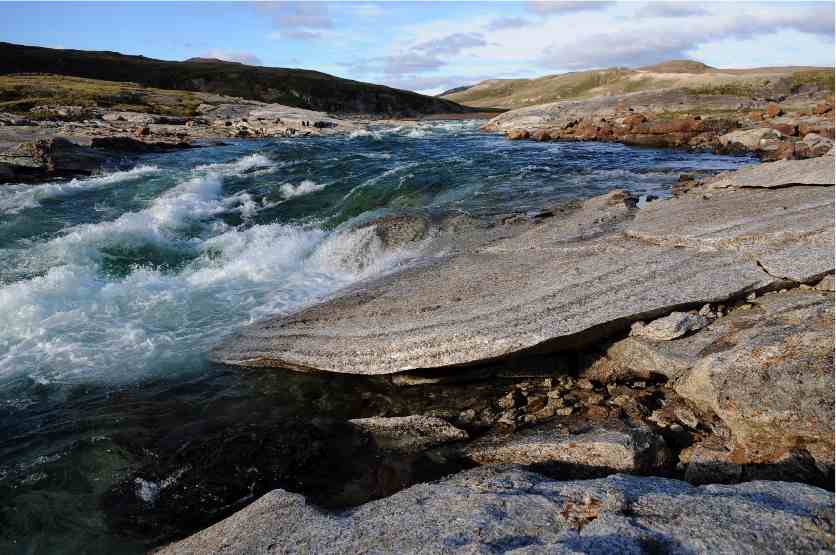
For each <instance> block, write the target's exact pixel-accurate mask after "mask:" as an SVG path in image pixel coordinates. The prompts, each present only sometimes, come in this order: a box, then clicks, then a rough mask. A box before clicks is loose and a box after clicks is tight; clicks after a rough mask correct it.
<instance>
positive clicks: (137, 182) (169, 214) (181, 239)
mask: <svg viewBox="0 0 836 555" xmlns="http://www.w3.org/2000/svg"><path fill="white" fill-rule="evenodd" d="M752 162H753V160H752V159H751V158H746V157H729V156H717V155H712V154H708V153H694V152H687V151H671V150H667V151H666V150H657V149H639V148H631V147H625V146H623V145H616V144H604V143H536V142H521V141H513V142H512V141H506V140H505V139H503V138H502V137H499V136H495V135H486V134H481V133H479V132H478V123H477V122H434V123H431V124H420V125H417V126H403V127H394V126H378V127H375V128H372V129H371V130H370V131H364V132H357V133H354V134H353V135H352V136H349V137H332V138H321V139H279V140H263V141H245V142H244V141H242V142H233V143H230V144H227V145H226V146H213V147H207V148H201V149H194V150H188V151H182V152H177V153H169V154H164V155H150V156H144V157H142V158H141V159H138V160H132V161H130V163H129V164H127V167H126V168H125V170H124V171H120V172H116V173H111V174H108V175H103V176H99V177H93V178H88V179H77V180H72V181H63V182H55V183H46V184H41V185H14V184H11V185H0V551H2V552H6V551H11V552H19V553H42V552H95V553H99V552H102V553H103V552H110V553H112V552H141V551H142V547H143V545H145V542H146V541H148V537H150V535H152V534H151V533H149V536H148V537H143V536H142V534H138V535H134V536H133V537H126V536H125V535H124V534H122V533H117V532H116V531H114V530H113V529H112V526H111V525H110V523H109V522H108V521H107V520H106V519H105V517H104V514H103V511H102V510H100V509H99V507H98V504H99V503H100V500H101V498H102V495H103V494H104V493H105V492H106V491H107V490H108V488H110V487H111V486H112V484H114V483H116V482H117V481H118V480H120V479H123V478H124V477H125V476H127V475H129V474H130V472H131V471H132V470H134V469H135V468H136V467H137V465H138V464H139V459H141V458H142V457H143V456H145V455H144V454H143V453H137V450H136V449H133V450H132V449H131V448H130V447H126V445H134V443H135V444H137V445H138V444H141V443H142V442H141V441H139V442H134V443H131V442H130V441H128V442H126V441H124V438H125V437H126V436H130V435H133V436H135V437H144V436H143V434H145V435H147V436H148V437H154V438H159V437H160V435H161V433H162V431H165V430H166V429H169V428H171V427H172V426H177V425H182V424H183V423H184V422H186V423H192V422H200V421H208V420H212V419H215V420H218V421H224V422H227V421H229V419H234V421H236V422H246V421H247V420H248V419H253V421H256V420H257V419H263V418H264V415H265V414H269V415H271V416H270V418H279V419H281V418H285V417H290V416H292V415H308V416H310V415H312V414H327V415H328V416H332V417H334V418H338V419H339V418H348V417H351V416H356V415H358V414H360V413H364V414H371V413H374V412H375V410H372V408H370V406H372V405H369V404H366V405H363V403H360V402H359V401H358V400H359V399H361V397H362V395H361V393H362V394H369V391H372V390H374V387H375V386H373V385H369V383H368V382H362V381H351V380H348V381H346V380H342V379H341V380H336V379H331V380H329V379H322V378H313V377H310V378H293V377H285V378H283V377H282V376H283V375H282V374H277V375H276V376H273V377H271V378H270V379H271V380H272V381H271V384H273V385H271V386H270V387H267V386H265V385H264V383H263V382H261V381H259V380H260V379H261V378H259V376H261V375H262V374H259V373H251V372H247V373H244V374H241V373H240V372H237V371H234V370H230V369H225V368H220V367H217V366H213V365H210V364H209V363H207V361H206V359H205V353H206V351H207V349H208V348H209V346H211V345H213V344H214V343H216V342H217V341H218V340H219V339H220V338H221V337H223V336H224V335H225V334H227V333H230V332H232V331H234V330H235V329H236V328H237V327H238V326H240V325H241V324H245V323H248V322H252V321H254V320H256V319H259V318H262V317H264V316H266V315H269V314H276V313H281V312H286V311H291V310H293V309H295V308H298V307H300V306H303V305H305V304H308V303H311V302H315V301H316V300H318V299H321V298H323V297H324V296H326V295H329V294H331V293H333V292H335V291H337V290H338V289H340V288H341V287H344V286H346V285H349V284H351V283H353V282H356V281H357V280H360V279H363V278H366V277H369V276H372V275H378V274H380V273H383V272H387V271H391V270H392V269H394V268H397V267H398V266H399V265H402V264H408V263H409V262H410V260H411V259H412V258H413V257H414V256H417V255H419V253H416V252H408V251H396V252H388V251H384V250H383V248H382V246H380V245H378V244H375V243H373V242H372V243H369V242H368V240H367V238H366V237H364V236H363V235H362V233H359V232H349V231H347V230H346V229H347V227H348V226H349V225H350V224H351V223H352V222H353V221H356V220H357V219H361V218H365V217H369V216H370V215H377V214H381V213H387V212H398V211H424V212H430V213H433V212H434V213H443V212H449V211H460V212H464V213H468V214H471V215H474V216H479V217H491V216H493V215H496V214H501V213H507V212H518V211H533V210H537V209H539V208H541V207H543V206H544V205H548V204H552V203H555V202H557V201H563V200H569V199H573V198H583V197H589V196H593V195H596V194H601V193H603V192H606V191H607V190H609V189H611V188H615V187H619V188H624V189H628V190H631V191H634V192H636V193H638V194H641V195H657V196H666V195H667V194H669V191H670V186H671V185H672V183H673V182H675V181H676V179H677V178H678V176H679V175H680V174H681V173H694V172H715V171H722V170H728V169H734V168H736V167H739V166H740V165H743V164H748V163H752ZM276 380H278V383H277V382H276ZM294 380H296V381H294ZM300 380H301V381H300ZM291 382H292V383H291ZM302 382H304V386H302V385H300V384H301V383H302ZM361 382H362V384H361ZM282 384H284V385H282ZM370 388H371V389H370ZM323 389H328V390H329V391H328V392H327V394H326V393H323ZM369 395H371V394H369ZM373 396H374V395H372V397H373ZM387 396H389V397H391V395H389V394H387ZM389 397H387V398H389ZM323 399H326V400H327V402H326V401H325V400H323ZM335 399H336V400H335ZM317 400H319V401H317ZM375 406H376V405H375ZM378 408H379V407H378ZM377 412H380V411H379V410H378V411H377ZM120 436H121V437H122V438H123V440H122V441H119V437H120ZM149 441H150V440H149ZM149 444H150V443H149ZM154 445H156V446H157V447H156V448H158V445H159V444H156V443H155V444H154ZM134 446H135V445H134ZM140 490H141V488H140ZM138 491H139V490H138Z"/></svg>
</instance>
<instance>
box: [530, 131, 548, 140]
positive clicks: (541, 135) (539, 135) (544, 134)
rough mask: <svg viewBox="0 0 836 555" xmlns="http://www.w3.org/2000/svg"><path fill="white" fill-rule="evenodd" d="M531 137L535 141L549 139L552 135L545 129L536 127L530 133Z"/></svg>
mask: <svg viewBox="0 0 836 555" xmlns="http://www.w3.org/2000/svg"><path fill="white" fill-rule="evenodd" d="M531 138H532V139H534V140H535V141H540V142H543V141H550V140H551V138H552V136H551V134H550V133H549V132H548V131H547V130H545V129H538V130H536V131H534V132H532V133H531Z"/></svg>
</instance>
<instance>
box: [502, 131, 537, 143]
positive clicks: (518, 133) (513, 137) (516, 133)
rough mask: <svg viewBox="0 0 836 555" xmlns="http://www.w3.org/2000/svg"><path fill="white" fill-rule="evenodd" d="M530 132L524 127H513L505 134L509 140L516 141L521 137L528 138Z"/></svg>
mask: <svg viewBox="0 0 836 555" xmlns="http://www.w3.org/2000/svg"><path fill="white" fill-rule="evenodd" d="M530 136H531V134H530V133H529V132H528V131H526V130H525V129H513V130H511V131H508V132H507V133H506V134H505V137H506V138H507V139H508V140H509V141H518V140H521V139H528V138H529V137H530Z"/></svg>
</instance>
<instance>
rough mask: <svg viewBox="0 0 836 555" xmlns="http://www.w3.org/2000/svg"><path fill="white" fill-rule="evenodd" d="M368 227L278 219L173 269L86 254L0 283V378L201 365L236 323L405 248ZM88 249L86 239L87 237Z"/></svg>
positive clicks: (213, 244) (301, 299) (372, 268)
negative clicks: (115, 269)
mask: <svg viewBox="0 0 836 555" xmlns="http://www.w3.org/2000/svg"><path fill="white" fill-rule="evenodd" d="M374 239H375V237H374V236H372V234H370V233H369V230H359V231H357V232H341V233H337V234H333V233H332V234H329V233H328V232H325V231H323V230H321V229H318V228H313V227H308V228H304V227H299V226H287V225H280V224H272V225H256V226H253V227H251V228H249V229H246V230H227V231H225V232H223V233H220V234H219V235H216V236H214V237H212V238H209V239H206V240H204V241H199V242H198V244H197V245H196V249H197V252H198V256H197V258H195V259H194V260H193V261H192V262H191V263H189V264H187V265H186V266H185V267H184V268H183V269H181V270H180V271H178V272H177V273H168V274H167V273H164V272H161V271H159V270H156V269H152V268H137V269H135V270H134V271H132V272H131V273H130V274H129V275H127V276H126V277H124V278H122V279H113V278H108V277H105V276H103V275H102V274H101V272H100V271H99V266H98V264H97V263H95V257H92V256H91V257H88V258H87V259H85V260H82V261H80V262H79V263H74V264H64V265H61V266H57V267H53V268H51V269H50V270H49V271H48V272H47V273H46V274H45V275H43V276H40V277H37V278H34V279H30V280H25V281H19V282H15V283H12V284H10V285H7V286H5V287H0V379H6V378H9V377H11V376H15V375H19V374H20V373H21V372H22V373H25V374H26V375H28V376H29V377H30V378H31V379H33V380H35V381H39V382H41V383H48V382H73V381H79V380H84V381H91V380H94V381H105V382H117V383H118V382H129V381H133V380H137V379H142V378H145V377H148V376H150V375H158V374H160V373H163V374H165V373H168V372H172V371H176V372H183V371H189V369H197V368H199V367H200V364H201V361H202V360H203V357H204V354H205V352H206V351H207V350H208V348H209V347H210V346H211V345H213V344H215V343H216V342H217V341H218V340H219V338H221V337H222V336H223V335H225V334H227V333H230V332H232V331H234V330H235V329H236V328H237V327H238V326H239V325H241V324H243V323H248V322H252V321H254V320H256V319H260V318H263V317H265V316H267V315H269V314H275V313H278V312H285V311H288V310H291V309H293V308H294V307H299V306H301V305H303V304H305V303H309V302H311V301H314V300H316V299H319V298H322V297H323V296H325V295H327V294H329V293H331V292H333V291H335V290H336V289H338V288H340V287H342V286H344V285H347V284H349V283H351V282H353V281H355V280H357V279H360V278H362V277H365V276H368V275H370V274H371V273H373V272H380V271H385V270H386V269H387V268H391V267H394V266H395V265H397V264H398V263H400V261H401V260H403V258H404V256H406V253H405V252H401V251H396V252H392V253H386V252H384V251H383V249H382V245H380V244H379V240H378V241H377V242H375V240H374ZM91 248H93V247H92V245H91Z"/></svg>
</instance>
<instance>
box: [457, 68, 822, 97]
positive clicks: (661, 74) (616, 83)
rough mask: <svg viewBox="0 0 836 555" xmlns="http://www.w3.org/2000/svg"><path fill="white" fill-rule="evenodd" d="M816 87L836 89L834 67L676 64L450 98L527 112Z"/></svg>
mask: <svg viewBox="0 0 836 555" xmlns="http://www.w3.org/2000/svg"><path fill="white" fill-rule="evenodd" d="M807 83H813V84H816V85H818V86H819V87H821V88H823V89H829V90H832V89H833V69H830V68H827V69H825V68H806V67H803V68H802V67H799V68H795V67H791V68H759V69H748V70H719V69H715V68H712V67H709V66H706V65H704V64H701V63H699V62H691V61H686V60H675V61H670V62H664V63H662V64H657V65H655V66H650V67H645V68H639V69H626V68H612V69H603V70H590V71H580V72H574V73H565V74H561V75H548V76H545V77H540V78H537V79H496V80H490V81H483V82H481V83H479V84H477V85H474V86H472V87H468V88H466V89H465V90H463V91H460V92H455V93H452V94H448V95H445V96H444V98H447V99H449V100H453V101H455V102H459V103H461V104H464V105H467V106H474V107H480V108H482V107H495V108H506V109H513V108H521V107H523V106H533V105H535V104H544V103H547V102H556V101H558V100H570V99H582V98H590V97H593V96H600V95H615V94H624V93H630V92H638V91H646V90H654V89H663V88H670V87H684V88H689V89H692V90H694V91H696V92H697V93H701V94H719V93H724V94H741V95H745V96H751V95H755V94H758V93H759V92H766V91H767V90H769V89H776V88H777V89H785V90H786V91H787V92H789V91H790V90H791V89H792V88H793V87H797V86H799V85H802V84H807Z"/></svg>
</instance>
